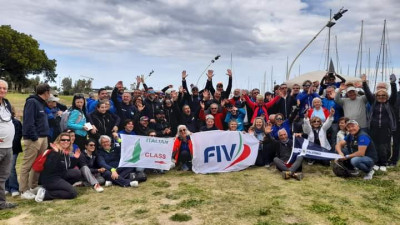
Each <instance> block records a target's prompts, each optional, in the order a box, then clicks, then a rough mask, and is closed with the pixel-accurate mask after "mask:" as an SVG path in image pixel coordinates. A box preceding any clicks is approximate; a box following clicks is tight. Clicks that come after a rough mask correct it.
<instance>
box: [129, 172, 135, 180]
mask: <svg viewBox="0 0 400 225" xmlns="http://www.w3.org/2000/svg"><path fill="white" fill-rule="evenodd" d="M129 180H130V181H134V180H136V173H130V174H129Z"/></svg>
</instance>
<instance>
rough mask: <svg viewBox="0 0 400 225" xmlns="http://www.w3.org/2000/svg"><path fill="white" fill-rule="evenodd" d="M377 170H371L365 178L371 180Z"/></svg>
mask: <svg viewBox="0 0 400 225" xmlns="http://www.w3.org/2000/svg"><path fill="white" fill-rule="evenodd" d="M374 173H375V170H371V171H369V172H368V173H367V175H365V177H364V180H371V179H372V176H374Z"/></svg>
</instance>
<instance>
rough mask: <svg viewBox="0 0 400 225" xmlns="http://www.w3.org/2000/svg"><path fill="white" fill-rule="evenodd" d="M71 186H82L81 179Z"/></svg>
mask: <svg viewBox="0 0 400 225" xmlns="http://www.w3.org/2000/svg"><path fill="white" fill-rule="evenodd" d="M72 186H74V187H82V186H83V183H82V181H77V182H75V183H74V184H73V185H72Z"/></svg>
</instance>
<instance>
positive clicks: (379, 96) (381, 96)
mask: <svg viewBox="0 0 400 225" xmlns="http://www.w3.org/2000/svg"><path fill="white" fill-rule="evenodd" d="M376 97H378V98H383V97H386V95H377V96H376Z"/></svg>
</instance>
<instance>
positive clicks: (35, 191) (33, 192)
mask: <svg viewBox="0 0 400 225" xmlns="http://www.w3.org/2000/svg"><path fill="white" fill-rule="evenodd" d="M41 187H42V186H40V185H39V186H37V187H35V188H31V189H30V191H31V193H32V194H34V195H36V194H37V192H38V191H39V189H40V188H41Z"/></svg>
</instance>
